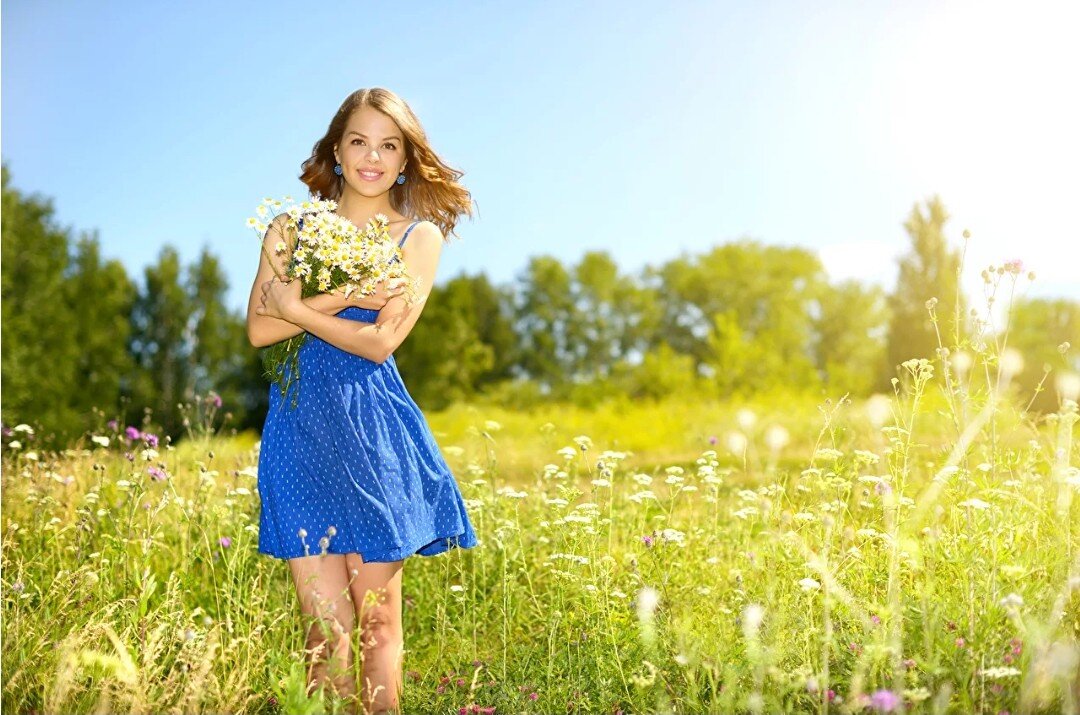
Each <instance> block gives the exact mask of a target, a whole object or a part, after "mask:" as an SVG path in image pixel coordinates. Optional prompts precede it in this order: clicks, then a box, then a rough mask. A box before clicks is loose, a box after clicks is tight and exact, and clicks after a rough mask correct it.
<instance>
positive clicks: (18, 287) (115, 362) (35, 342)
mask: <svg viewBox="0 0 1080 715" xmlns="http://www.w3.org/2000/svg"><path fill="white" fill-rule="evenodd" d="M2 173H3V229H2V230H3V238H2V241H0V249H2V251H3V256H2V270H0V284H2V293H3V297H2V307H0V309H2V311H3V316H2V321H0V330H2V332H3V337H2V342H3V358H2V369H0V372H2V380H3V388H2V391H3V395H4V400H3V420H4V422H5V424H13V423H15V422H31V421H32V422H34V424H36V425H39V426H40V427H41V428H42V429H41V430H40V431H39V435H38V438H39V439H40V440H41V442H42V443H45V444H49V443H55V444H64V443H66V442H68V441H70V440H71V439H72V438H74V437H76V436H78V435H79V434H80V433H81V432H82V430H83V429H85V427H86V425H87V423H88V422H89V420H90V419H91V417H92V415H91V409H92V408H93V407H94V406H99V405H103V404H106V405H107V404H110V403H111V402H114V401H115V395H116V390H117V387H118V383H119V380H120V377H121V376H122V375H123V374H124V373H125V371H126V370H127V369H128V365H129V364H130V363H129V361H128V359H127V356H126V354H125V351H124V343H123V338H124V336H125V335H126V333H127V321H126V319H125V311H126V310H127V306H128V305H130V301H131V296H132V291H133V289H132V286H131V284H130V281H128V279H127V276H126V274H125V273H124V271H123V268H122V266H121V265H120V264H119V263H118V262H117V261H108V262H106V263H102V261H101V259H100V256H99V248H98V244H97V238H96V237H89V238H84V239H82V240H80V241H79V243H78V245H77V247H76V252H75V255H74V257H71V256H69V253H68V246H69V237H68V231H67V230H65V229H62V228H60V227H57V226H56V225H55V223H54V219H53V213H54V209H53V206H52V202H51V201H49V200H46V199H42V198H39V197H37V196H24V195H23V194H21V193H20V192H19V191H18V190H17V189H15V188H13V187H12V186H11V176H10V172H9V170H8V167H7V165H6V164H5V165H4V166H3V169H2Z"/></svg>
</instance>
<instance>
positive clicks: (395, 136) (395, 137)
mask: <svg viewBox="0 0 1080 715" xmlns="http://www.w3.org/2000/svg"><path fill="white" fill-rule="evenodd" d="M348 133H349V134H356V135H357V136H361V137H363V138H364V139H367V135H366V134H361V133H360V132H358V131H356V130H355V129H350V130H349V132H348ZM384 138H386V139H397V140H398V141H401V137H399V136H398V135H396V134H395V135H393V136H389V137H384Z"/></svg>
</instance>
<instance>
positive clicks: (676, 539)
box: [660, 529, 686, 546]
mask: <svg viewBox="0 0 1080 715" xmlns="http://www.w3.org/2000/svg"><path fill="white" fill-rule="evenodd" d="M660 538H661V539H663V540H664V541H667V542H670V543H673V544H677V545H679V546H684V545H685V544H686V534H684V533H683V532H681V531H676V530H675V529H664V530H663V531H661V532H660Z"/></svg>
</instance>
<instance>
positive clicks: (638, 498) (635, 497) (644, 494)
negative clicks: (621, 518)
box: [627, 489, 656, 504]
mask: <svg viewBox="0 0 1080 715" xmlns="http://www.w3.org/2000/svg"><path fill="white" fill-rule="evenodd" d="M627 499H629V500H630V501H632V502H636V503H638V504H640V503H641V502H642V501H644V500H646V499H652V500H653V501H656V495H655V494H653V493H652V491H650V490H648V489H645V490H643V491H640V492H635V493H634V494H631V495H630V496H628V497H627Z"/></svg>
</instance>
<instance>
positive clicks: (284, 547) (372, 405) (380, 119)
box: [247, 87, 477, 712]
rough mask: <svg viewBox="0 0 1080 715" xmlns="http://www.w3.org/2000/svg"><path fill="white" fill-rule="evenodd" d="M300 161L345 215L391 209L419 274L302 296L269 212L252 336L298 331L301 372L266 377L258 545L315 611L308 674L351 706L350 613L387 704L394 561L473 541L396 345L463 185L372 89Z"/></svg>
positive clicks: (393, 683)
mask: <svg viewBox="0 0 1080 715" xmlns="http://www.w3.org/2000/svg"><path fill="white" fill-rule="evenodd" d="M302 169H303V172H302V174H301V176H300V179H301V181H303V182H304V183H305V184H307V186H308V187H309V189H310V190H311V193H312V196H313V198H317V197H321V198H323V199H333V200H335V201H336V202H337V204H338V206H337V213H338V214H340V215H341V216H343V217H344V218H346V219H348V220H349V221H351V222H352V223H353V224H355V225H356V226H359V227H363V226H365V225H366V224H367V222H368V220H369V219H371V218H372V217H374V216H375V215H376V214H380V213H381V214H384V215H385V216H387V217H388V218H389V219H390V224H389V225H390V232H391V235H392V236H393V237H394V238H395V240H398V242H399V244H400V245H401V246H402V256H403V259H404V261H405V264H406V266H407V267H408V272H409V275H410V276H413V277H415V276H420V277H421V279H422V284H421V289H420V291H419V293H420V295H419V301H417V302H414V303H412V304H411V305H410V304H409V303H408V302H407V300H406V298H405V296H404V295H403V294H402V289H401V286H400V284H399V283H398V282H395V283H393V284H391V283H390V282H388V284H387V285H380V288H379V292H378V293H376V294H375V295H373V296H369V297H367V298H359V299H358V298H355V297H354V298H353V299H351V300H347V299H346V298H345V297H344V296H342V295H340V294H337V293H327V294H321V295H316V296H312V297H309V298H304V299H301V297H300V288H301V282H300V281H299V280H291V281H288V282H287V283H283V282H282V281H281V280H279V279H277V277H276V275H275V272H274V270H273V267H272V266H271V265H270V263H269V260H270V259H268V258H267V256H268V255H269V256H273V257H274V260H275V262H276V263H277V266H276V267H277V273H278V274H280V275H284V270H285V266H286V263H287V256H280V255H278V254H276V253H275V250H274V247H275V246H276V245H277V243H278V241H281V240H284V241H285V243H286V245H287V246H288V245H291V244H290V242H289V239H288V237H286V236H284V235H283V233H284V232H283V229H282V223H283V219H284V218H285V216H284V215H282V216H279V217H276V218H275V219H274V221H272V222H271V225H270V227H269V228H268V230H267V232H266V235H265V237H264V240H263V245H264V246H265V247H266V251H263V252H261V254H262V258H261V260H260V263H259V271H258V275H256V277H255V283H254V285H253V286H252V288H251V297H250V299H249V301H248V314H247V326H248V338H249V340H250V342H251V344H252V346H254V347H264V346H267V345H271V344H273V343H276V342H278V341H279V340H283V339H285V338H288V337H291V336H293V335H298V334H299V333H301V332H302V331H307V332H308V333H309V335H308V337H307V338H306V340H305V343H304V345H303V347H302V348H301V351H300V360H299V363H300V371H299V372H300V378H301V379H300V380H298V381H295V382H294V385H293V386H291V387H290V392H289V394H288V395H285V396H283V395H282V394H281V391H280V388H279V386H278V385H271V386H270V410H269V412H268V414H267V417H266V424H265V427H264V428H263V434H262V445H261V448H260V452H259V476H258V486H259V496H260V501H261V510H260V515H259V552H261V553H264V554H269V555H270V556H273V557H276V558H280V559H286V560H287V561H288V564H289V569H290V572H291V573H292V578H293V582H294V584H295V586H296V592H297V596H298V599H299V602H300V607H301V612H302V614H303V615H304V618H305V621H309V622H310V627H309V629H308V631H307V648H308V649H311V650H312V651H314V652H315V653H316V655H315V656H314V657H313V658H312V660H311V662H310V664H309V668H308V681H309V687H312V688H313V687H315V686H317V685H319V684H322V683H329V684H330V685H331V687H332V688H333V689H334V690H336V691H337V692H338V694H340V695H343V696H345V697H347V698H350V699H352V701H353V704H354V707H355V702H356V701H355V696H356V687H355V682H356V680H355V675H354V674H353V663H354V657H353V652H352V650H353V649H352V647H351V644H352V632H353V629H354V627H355V626H356V625H357V624H359V626H360V631H361V643H362V646H363V652H362V654H361V657H362V663H363V666H362V671H363V678H362V680H361V682H362V685H361V692H360V701H361V704H362V705H363V706H364V708H365V712H368V711H369V710H370V711H374V712H390V711H396V710H397V709H398V707H399V700H400V689H401V687H402V679H401V672H402V667H403V663H402V648H403V646H404V638H403V633H402V627H401V578H402V566H403V563H404V560H405V558H406V557H408V556H411V555H413V554H420V555H422V556H434V555H436V554H439V553H442V552H444V551H447V550H448V549H450V548H453V547H457V548H470V547H473V546H475V545H476V543H477V539H476V534H475V532H474V531H473V527H472V525H471V524H470V522H469V518H468V516H467V515H466V512H465V506H464V502H463V500H462V497H461V492H460V491H459V489H458V485H457V483H456V481H455V479H454V476H453V475H452V474H451V472H450V469H449V468H448V467H447V464H446V462H445V460H444V459H443V457H442V454H441V453H440V451H439V448H438V446H437V445H436V443H435V439H434V437H433V436H432V434H431V430H430V428H429V427H428V424H427V421H426V419H425V418H424V416H423V414H422V413H421V411H420V409H419V408H418V407H417V405H416V403H415V402H414V401H413V399H412V397H411V396H410V395H409V393H408V392H407V391H406V389H405V385H404V383H403V382H402V380H401V376H400V374H399V373H398V370H397V365H396V364H395V362H394V356H393V353H394V350H395V349H396V348H397V347H398V346H399V345H401V343H402V341H404V340H405V338H406V337H407V336H408V335H409V331H411V330H412V328H413V326H414V325H416V321H417V320H418V319H419V318H420V314H421V312H422V311H423V307H424V304H425V299H426V298H427V295H428V294H429V292H430V290H431V286H432V285H433V283H434V280H435V270H436V267H437V265H438V262H439V254H440V252H441V249H442V244H443V240H444V232H445V233H446V234H451V233H453V229H454V224H455V223H456V221H457V219H458V217H459V216H461V215H462V214H469V215H471V214H472V206H471V198H470V194H469V192H468V191H467V190H466V189H465V188H464V187H462V186H461V185H460V184H459V183H458V181H457V180H458V179H459V178H460V177H461V172H459V171H456V170H453V169H451V168H449V167H448V166H446V165H445V164H444V163H443V162H442V161H441V160H440V159H439V157H438V156H437V155H436V154H435V152H434V151H433V150H432V149H431V147H430V146H429V145H428V141H427V137H426V136H425V134H424V130H423V129H422V127H421V126H420V122H419V120H418V119H417V118H416V116H415V115H414V114H413V112H412V110H411V109H410V108H409V106H408V105H407V104H406V103H405V102H404V101H403V100H402V99H401V98H399V97H398V96H397V95H396V94H394V93H393V92H390V91H389V90H386V89H382V88H378V87H376V88H371V89H361V90H358V91H356V92H354V93H353V94H351V95H349V97H348V98H346V100H345V101H344V103H343V104H342V105H341V108H340V109H338V111H337V114H335V115H334V118H333V119H332V120H331V122H330V126H329V128H328V129H327V132H326V134H325V136H323V137H322V138H321V139H320V140H319V141H318V142H316V144H315V148H314V150H313V152H312V155H311V157H310V158H309V159H308V160H307V161H305V162H304V163H303V165H302ZM316 195H317V196H316ZM413 216H415V217H417V218H416V220H414V219H413V218H411V217H413ZM448 358H449V359H453V356H448ZM297 385H299V389H300V392H299V396H298V403H297V405H296V407H295V408H292V409H290V404H289V403H290V402H291V400H292V390H293V389H296V387H297ZM283 402H285V403H286V404H284V405H283V404H282V403H283ZM320 652H321V656H320V655H319V653H320ZM328 669H329V671H330V672H329V673H327V670H328Z"/></svg>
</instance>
